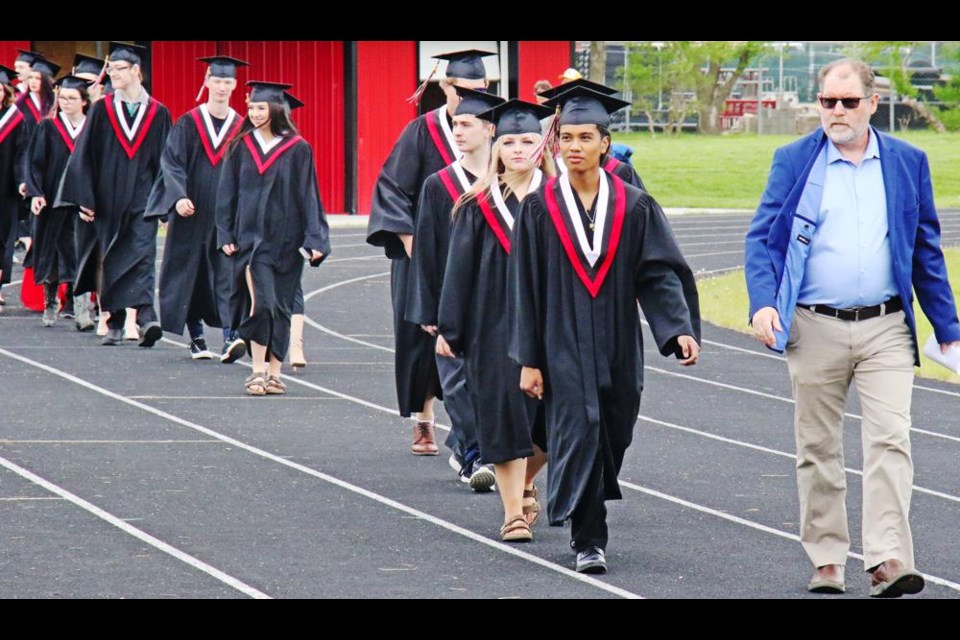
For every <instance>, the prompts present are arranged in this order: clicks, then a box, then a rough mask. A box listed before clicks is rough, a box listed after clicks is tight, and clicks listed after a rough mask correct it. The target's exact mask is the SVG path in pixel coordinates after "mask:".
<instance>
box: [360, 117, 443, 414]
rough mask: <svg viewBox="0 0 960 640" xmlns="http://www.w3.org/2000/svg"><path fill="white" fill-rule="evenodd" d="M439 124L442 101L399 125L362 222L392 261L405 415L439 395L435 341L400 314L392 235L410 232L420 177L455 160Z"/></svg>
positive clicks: (405, 262) (403, 274)
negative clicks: (367, 216)
mask: <svg viewBox="0 0 960 640" xmlns="http://www.w3.org/2000/svg"><path fill="white" fill-rule="evenodd" d="M444 123H446V124H447V127H449V126H450V121H449V119H448V116H447V114H446V106H442V107H440V108H439V109H435V110H434V111H430V112H428V113H425V114H423V115H422V116H420V117H418V118H416V119H415V120H413V121H412V122H410V124H408V125H407V127H406V128H405V129H404V130H403V133H401V134H400V138H399V139H398V140H397V142H396V144H395V145H394V147H393V150H392V151H391V152H390V155H389V157H388V158H387V161H386V162H385V163H384V165H383V168H382V169H381V170H380V175H379V176H378V177H377V183H376V185H375V186H374V189H373V202H372V204H371V206H370V220H369V221H368V223H367V242H368V243H369V244H371V245H373V246H375V247H383V248H384V252H385V253H386V256H387V257H388V258H390V259H391V260H392V261H393V262H392V263H391V265H390V294H391V298H392V302H393V331H394V342H395V355H394V363H395V375H396V382H397V402H398V404H399V406H400V415H401V416H404V417H408V416H410V414H411V413H414V412H419V411H422V410H423V404H424V402H425V400H426V397H427V391H428V390H431V389H432V390H434V392H435V393H436V395H437V397H438V398H441V399H442V395H443V393H442V391H441V389H440V378H439V375H438V374H437V362H436V358H435V356H434V346H435V342H436V341H435V339H434V338H432V337H431V336H430V335H429V334H427V333H426V332H424V331H422V330H421V329H420V327H419V326H418V325H416V324H413V323H412V322H407V320H406V319H405V318H406V305H407V295H408V294H407V289H408V287H409V286H410V282H409V280H410V260H409V259H408V258H407V253H406V251H405V250H404V248H403V243H402V242H401V241H400V239H399V238H398V237H397V235H398V234H413V233H414V232H415V230H416V225H417V204H418V203H419V199H420V190H421V188H422V187H423V183H424V181H426V179H427V178H428V177H429V176H430V175H432V174H434V173H436V172H437V171H439V170H440V169H443V168H444V167H446V166H447V165H448V164H450V163H451V162H453V161H454V160H456V159H457V151H456V148H455V147H454V146H453V144H452V143H451V141H450V139H449V138H448V137H447V136H446V135H445V133H444V131H445V129H444ZM414 243H416V239H414Z"/></svg>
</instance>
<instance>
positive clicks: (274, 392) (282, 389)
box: [265, 376, 287, 396]
mask: <svg viewBox="0 0 960 640" xmlns="http://www.w3.org/2000/svg"><path fill="white" fill-rule="evenodd" d="M265 388H266V392H267V395H271V396H282V395H283V394H285V393H286V392H287V385H286V383H284V382H283V381H282V380H280V377H279V376H267V384H266V385H265Z"/></svg>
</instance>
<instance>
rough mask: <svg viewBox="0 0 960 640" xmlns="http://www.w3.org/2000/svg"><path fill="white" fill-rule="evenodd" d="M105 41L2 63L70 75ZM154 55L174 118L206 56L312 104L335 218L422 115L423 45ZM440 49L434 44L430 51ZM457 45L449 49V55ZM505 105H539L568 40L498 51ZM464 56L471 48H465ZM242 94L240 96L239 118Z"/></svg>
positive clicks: (160, 43) (355, 206)
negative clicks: (42, 62)
mask: <svg viewBox="0 0 960 640" xmlns="http://www.w3.org/2000/svg"><path fill="white" fill-rule="evenodd" d="M104 44H105V43H93V42H83V43H81V42H76V43H66V42H62V41H60V42H49V43H46V42H31V41H0V62H2V63H3V64H6V65H8V66H10V65H11V64H12V62H13V60H14V58H15V57H16V51H15V50H16V48H18V47H19V48H31V47H35V48H36V49H37V50H39V51H41V52H43V53H45V54H47V55H49V56H50V57H51V58H52V59H54V60H55V61H56V62H58V63H60V64H61V65H62V66H63V67H64V69H65V71H66V70H69V68H70V64H71V63H72V54H73V52H74V51H82V52H84V53H90V54H96V53H97V52H100V53H101V54H102V51H103V48H104ZM138 44H143V45H146V46H147V48H148V51H149V53H148V60H147V61H145V64H144V66H145V67H146V68H145V72H146V83H147V88H148V90H149V91H150V93H151V95H153V96H154V97H156V98H157V99H158V100H160V101H161V102H163V103H164V104H165V105H167V107H168V108H169V109H170V112H171V114H172V115H173V116H174V117H175V118H176V117H179V116H180V115H181V114H183V113H185V112H186V111H187V110H189V109H190V108H192V107H193V106H195V105H196V102H195V99H196V96H197V92H198V91H199V89H200V87H201V85H202V83H203V74H204V68H203V65H202V64H201V63H199V62H197V61H196V59H197V58H198V57H200V56H209V55H216V54H222V55H230V56H234V57H236V58H241V59H243V60H247V61H248V62H250V63H251V66H250V67H247V68H244V69H241V70H240V74H239V78H238V80H239V82H240V83H241V84H242V83H245V82H246V81H247V80H274V81H283V82H289V83H291V84H293V85H294V86H293V89H291V93H293V94H294V95H296V96H297V97H298V98H300V99H301V100H302V101H303V102H305V103H306V106H305V107H303V108H302V109H299V110H297V112H296V113H295V114H294V119H295V121H296V123H297V126H298V127H299V128H300V131H301V133H302V134H303V136H304V138H306V139H307V141H308V142H310V144H311V145H312V146H313V150H314V154H315V156H316V160H317V177H318V180H319V183H320V193H321V196H322V198H323V204H324V208H325V209H326V210H327V211H328V212H331V213H342V212H347V213H368V212H369V210H370V199H371V194H372V191H373V185H374V182H375V181H376V178H377V174H378V173H379V171H380V167H381V165H382V164H383V161H384V160H385V159H386V157H387V155H388V154H389V153H390V149H392V148H393V143H394V142H395V141H396V139H397V137H398V136H399V135H400V132H401V131H402V130H403V127H404V126H405V125H406V124H407V123H408V122H409V121H410V120H411V119H413V118H414V117H415V116H416V114H417V110H416V108H415V107H414V106H413V105H411V104H409V103H407V102H406V98H407V96H409V95H410V94H411V93H413V91H414V90H415V89H416V87H417V85H418V84H419V82H420V79H421V77H422V73H421V71H420V69H421V66H422V65H421V51H420V48H421V47H420V43H419V42H417V41H412V40H410V41H397V40H391V41H372V40H360V41H343V40H332V41H262V40H261V41H213V40H209V41H197V40H191V41H171V40H155V41H149V42H143V41H141V42H138ZM433 44H434V47H435V46H436V43H433ZM459 44H460V43H457V42H450V43H449V47H448V48H447V50H456V49H458V48H461V47H459V46H458V45H459ZM498 45H499V47H498V48H499V50H500V51H501V55H502V56H503V57H505V58H506V64H503V65H502V66H501V67H500V82H499V85H498V86H499V87H500V92H501V95H504V96H505V97H519V98H521V99H524V100H532V99H533V84H534V82H535V81H537V80H539V79H541V78H544V79H547V80H550V82H551V83H554V84H556V82H557V76H558V75H559V74H560V73H562V72H563V70H564V69H566V68H567V67H569V66H570V65H571V64H572V51H573V43H572V42H570V41H509V42H500V43H498ZM462 48H468V47H462ZM244 95H245V91H242V90H238V91H237V92H236V93H235V94H234V100H233V106H234V108H235V109H237V110H238V111H240V112H241V113H243V112H244V111H245V109H244V107H243V101H244Z"/></svg>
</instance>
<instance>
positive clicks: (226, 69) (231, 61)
mask: <svg viewBox="0 0 960 640" xmlns="http://www.w3.org/2000/svg"><path fill="white" fill-rule="evenodd" d="M197 60H198V61H200V62H206V63H207V64H208V65H210V75H211V76H213V77H214V78H236V77H237V67H249V66H250V63H249V62H246V61H244V60H237V59H236V58H231V57H230V56H207V57H205V58H197Z"/></svg>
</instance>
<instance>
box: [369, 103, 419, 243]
mask: <svg viewBox="0 0 960 640" xmlns="http://www.w3.org/2000/svg"><path fill="white" fill-rule="evenodd" d="M422 127H423V125H422V118H418V119H416V120H414V121H412V122H411V123H409V124H408V125H407V126H406V128H405V129H404V130H403V133H401V134H400V138H399V139H398V140H397V143H396V144H395V145H394V147H393V150H392V151H391V152H390V155H389V156H388V157H387V161H386V162H385V163H384V164H383V168H382V169H381V170H380V175H379V176H378V177H377V182H376V185H374V188H373V202H372V204H371V206H370V220H369V222H368V224H367V242H368V243H369V244H372V245H373V246H375V247H383V248H384V250H385V252H386V255H387V257H388V258H391V259H395V258H403V257H406V255H407V254H406V250H404V248H403V243H402V242H401V241H400V238H398V237H397V234H413V232H414V230H415V229H414V217H415V216H414V211H415V210H414V207H415V206H416V205H417V198H418V191H419V189H420V180H421V174H422V168H421V163H422V161H423V160H422V158H423V148H422V144H421V138H422V137H423V135H424V134H423V133H422V131H421V129H422Z"/></svg>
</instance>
